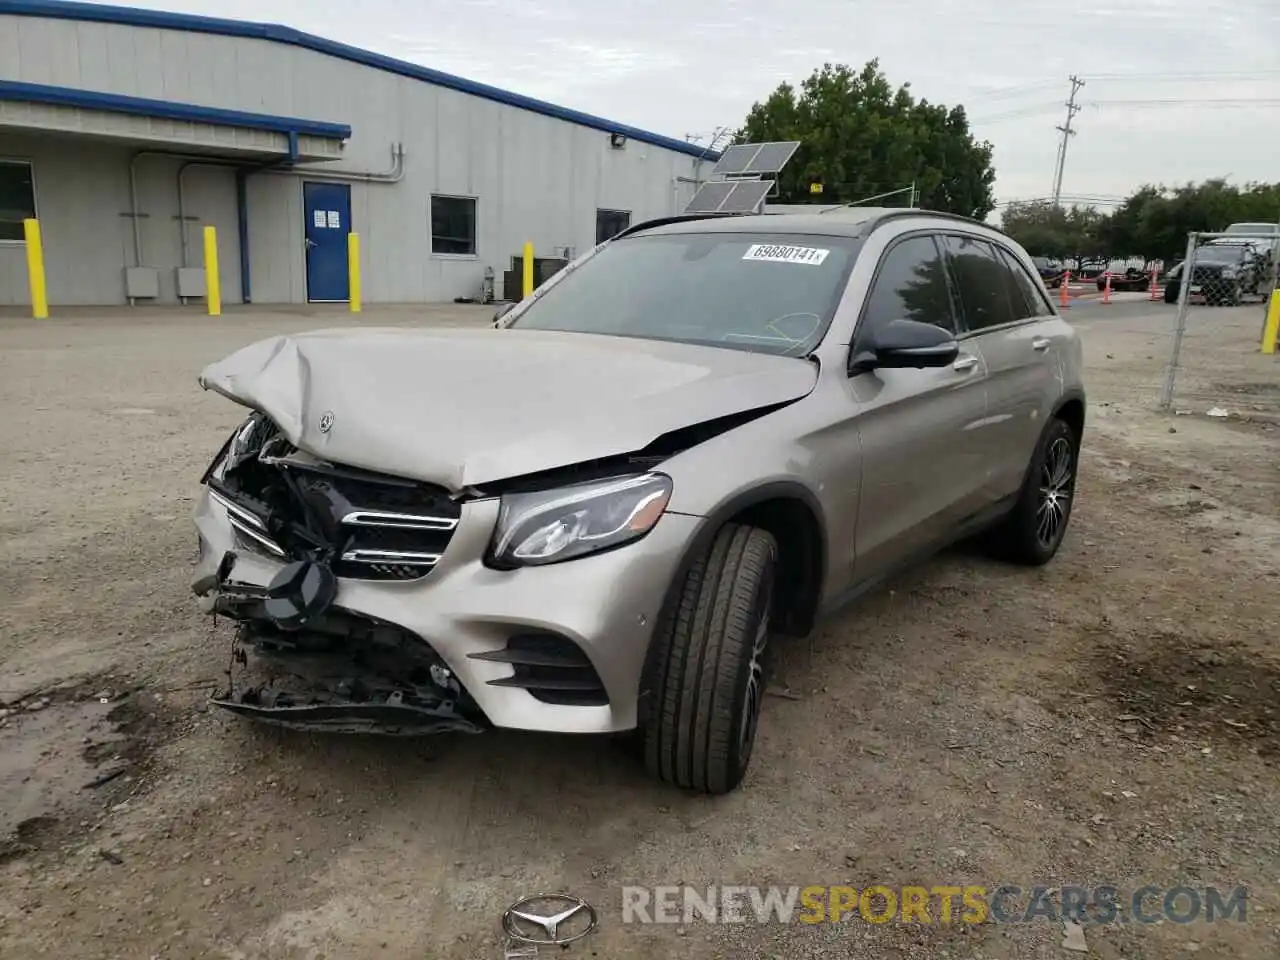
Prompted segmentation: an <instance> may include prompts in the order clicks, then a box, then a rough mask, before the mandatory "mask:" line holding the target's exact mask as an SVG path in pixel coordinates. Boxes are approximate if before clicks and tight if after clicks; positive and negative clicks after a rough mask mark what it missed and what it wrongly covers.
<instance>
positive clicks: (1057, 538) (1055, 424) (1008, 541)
mask: <svg viewBox="0 0 1280 960" xmlns="http://www.w3.org/2000/svg"><path fill="white" fill-rule="evenodd" d="M1079 453H1080V438H1079V437H1077V436H1076V433H1075V431H1074V430H1072V429H1071V426H1070V425H1069V424H1068V423H1067V422H1066V421H1065V420H1059V419H1054V420H1052V421H1051V422H1050V423H1049V425H1048V426H1047V427H1045V430H1044V433H1042V434H1041V435H1040V442H1039V443H1038V444H1037V445H1036V449H1035V452H1034V453H1033V454H1032V455H1031V464H1030V466H1029V467H1028V468H1027V474H1026V478H1025V479H1024V480H1023V482H1022V490H1021V491H1020V492H1019V493H1018V500H1017V503H1016V504H1015V505H1014V508H1013V510H1012V511H1011V512H1010V513H1009V515H1008V517H1006V518H1005V520H1004V521H1003V522H1002V523H1001V524H1000V525H999V526H998V527H997V528H996V529H995V530H993V531H992V534H991V543H992V545H993V546H994V547H995V549H996V551H997V553H999V554H1000V555H1001V556H1002V557H1003V558H1004V559H1006V560H1009V561H1012V562H1014V563H1021V564H1026V565H1028V566H1040V565H1042V564H1046V563H1048V562H1049V561H1050V560H1052V559H1053V557H1054V555H1055V554H1056V553H1057V552H1058V547H1060V546H1061V545H1062V538H1063V536H1064V535H1065V534H1066V532H1067V524H1068V523H1069V522H1070V520H1071V506H1072V504H1073V503H1074V502H1075V493H1076V465H1077V460H1078V459H1079Z"/></svg>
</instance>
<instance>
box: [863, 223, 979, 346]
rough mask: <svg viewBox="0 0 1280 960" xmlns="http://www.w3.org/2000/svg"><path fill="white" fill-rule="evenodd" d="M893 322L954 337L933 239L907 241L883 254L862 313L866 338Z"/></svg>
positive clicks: (948, 299)
mask: <svg viewBox="0 0 1280 960" xmlns="http://www.w3.org/2000/svg"><path fill="white" fill-rule="evenodd" d="M894 320H915V321H917V322H919V323H931V324H933V325H934V326H937V327H941V328H942V329H944V330H949V331H951V332H952V333H957V332H958V330H957V327H956V318H955V314H954V312H953V311H952V307H951V294H950V290H949V289H948V287H947V275H946V270H945V268H944V266H943V260H942V254H941V251H940V250H939V249H938V245H937V244H936V243H935V242H934V239H933V237H932V236H916V237H908V238H907V239H905V240H900V241H898V242H897V243H896V244H894V245H893V246H892V247H890V248H889V249H888V251H887V252H886V253H885V255H884V258H883V259H882V260H881V261H880V269H879V270H878V271H877V272H876V277H875V280H873V281H872V284H871V291H870V293H868V294H867V304H866V308H865V311H864V313H863V320H862V328H863V329H862V332H863V333H864V334H869V333H871V332H872V331H873V330H875V329H876V328H877V327H881V326H883V325H885V324H887V323H892V322H893V321H894Z"/></svg>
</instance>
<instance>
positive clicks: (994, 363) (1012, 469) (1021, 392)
mask: <svg viewBox="0 0 1280 960" xmlns="http://www.w3.org/2000/svg"><path fill="white" fill-rule="evenodd" d="M944 244H945V246H946V249H947V253H948V258H947V259H948V264H949V266H950V270H951V275H952V277H953V279H954V283H955V286H956V289H957V291H958V293H959V297H960V303H961V309H962V311H963V315H964V322H965V326H966V327H967V329H968V330H969V336H970V339H971V340H972V341H973V343H974V345H975V347H976V349H977V351H978V352H979V353H980V354H981V355H982V358H983V360H984V361H985V364H986V369H987V417H988V419H987V421H986V423H985V425H984V428H983V429H982V430H981V431H978V432H977V436H979V437H980V438H981V451H982V455H983V457H984V459H985V463H984V465H983V477H984V479H983V494H984V499H985V500H986V502H987V503H988V504H990V503H994V502H995V501H997V500H999V499H1001V498H1003V497H1006V496H1008V495H1010V494H1012V493H1014V492H1016V491H1017V490H1018V488H1019V487H1020V486H1021V484H1022V478H1023V476H1024V474H1025V472H1026V469H1027V465H1028V464H1029V463H1030V462H1031V454H1032V451H1033V450H1034V449H1035V445H1036V442H1037V441H1038V439H1039V437H1040V432H1041V430H1042V429H1043V427H1044V423H1045V420H1046V418H1047V417H1048V416H1049V415H1050V414H1051V413H1052V411H1053V403H1054V400H1055V399H1056V397H1057V396H1058V395H1059V393H1060V392H1061V389H1060V383H1059V376H1058V358H1057V355H1056V352H1055V349H1054V342H1055V337H1056V334H1057V332H1058V331H1057V325H1060V324H1061V325H1062V326H1063V327H1064V328H1065V324H1063V322H1062V321H1061V320H1060V319H1059V318H1058V317H1057V316H1056V315H1055V314H1054V312H1053V309H1052V307H1050V306H1049V303H1048V300H1047V298H1046V297H1045V295H1044V293H1043V291H1042V288H1041V285H1040V284H1038V283H1036V282H1035V281H1034V279H1033V277H1032V275H1031V274H1030V272H1029V271H1028V270H1027V268H1026V267H1025V266H1024V265H1023V264H1022V263H1021V261H1020V260H1019V259H1018V258H1017V257H1016V256H1015V255H1014V254H1013V253H1012V252H1010V251H1009V250H1007V249H1006V248H1005V247H1004V246H1003V245H1002V244H999V243H996V242H994V241H991V240H988V239H986V238H984V237H980V236H976V235H973V234H959V233H956V234H948V235H947V236H946V237H945V239H944Z"/></svg>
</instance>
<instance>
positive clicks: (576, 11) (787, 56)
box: [135, 0, 1280, 200]
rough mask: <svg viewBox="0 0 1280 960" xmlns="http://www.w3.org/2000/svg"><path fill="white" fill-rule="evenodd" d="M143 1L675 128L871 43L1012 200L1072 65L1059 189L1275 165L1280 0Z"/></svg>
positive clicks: (1054, 117) (851, 59)
mask: <svg viewBox="0 0 1280 960" xmlns="http://www.w3.org/2000/svg"><path fill="white" fill-rule="evenodd" d="M135 5H137V6H146V7H154V8H157V9H169V10H180V11H185V12H190V13H200V14H206V15H210V16H224V17H233V18H237V19H249V20H259V21H271V22H276V23H283V24H287V25H289V26H292V27H296V28H298V29H301V30H306V31H309V32H312V33H318V34H321V35H323V36H326V37H329V38H332V39H334V40H340V41H343V42H345V43H350V44H354V45H356V46H359V47H365V48H367V49H371V50H376V51H378V52H381V53H385V54H389V55H391V56H395V57H399V58H402V59H405V60H411V61H415V62H417V63H421V64H424V65H426V66H430V67H434V68H436V69H439V70H444V71H446V72H449V73H455V74H458V75H461V76H464V77H468V78H471V79H474V80H479V81H482V82H485V83H491V84H494V85H496V86H500V87H505V88H507V89H510V90H515V91H518V92H520V93H525V94H529V95H531V96H534V97H539V98H542V99H545V100H550V101H553V102H556V103H560V104H563V105H565V106H569V107H574V108H577V109H580V110H585V111H587V112H589V113H595V114H599V115H601V116H605V117H609V118H610V119H614V120H619V121H622V122H625V123H630V124H634V125H635V126H638V127H643V128H646V129H650V130H654V131H657V132H659V133H665V134H668V135H670V136H674V137H681V138H682V137H684V136H685V135H686V134H692V133H700V134H704V135H706V134H709V133H710V132H711V131H712V130H714V129H715V128H716V127H719V126H725V125H728V126H733V127H736V126H737V125H739V124H740V123H741V122H742V120H743V117H744V116H745V114H746V111H747V110H748V109H749V108H750V106H751V104H752V103H753V102H755V101H756V100H760V99H763V98H764V97H765V96H767V95H768V93H769V92H770V91H771V90H772V89H773V88H774V87H776V86H777V84H778V83H780V82H782V81H783V80H790V81H792V82H798V81H800V80H801V79H803V78H804V77H805V76H807V75H808V74H809V73H810V72H812V70H813V69H814V68H816V67H818V66H820V65H821V64H822V63H823V62H824V61H828V60H830V61H834V62H843V63H849V64H852V65H855V66H859V65H861V64H863V63H865V62H866V61H867V60H869V59H871V58H872V57H879V58H880V62H881V66H882V67H883V69H884V70H885V72H886V73H887V75H888V77H889V79H890V81H891V82H892V83H894V84H895V85H896V84H898V83H901V82H910V84H911V86H912V88H913V90H914V91H915V93H916V94H917V96H923V97H927V98H928V99H929V100H931V101H934V102H942V103H946V104H955V103H962V104H964V106H965V107H966V109H967V110H968V112H969V115H970V117H971V118H972V120H973V127H974V130H975V133H976V134H977V135H978V136H979V137H980V138H984V139H989V140H990V141H991V142H992V143H993V144H994V145H995V163H996V172H997V175H998V180H997V183H996V194H997V197H998V198H999V199H1001V200H1009V199H1025V198H1034V197H1043V196H1045V195H1047V194H1048V193H1049V191H1050V188H1051V185H1052V178H1053V167H1054V160H1055V155H1056V150H1057V136H1058V134H1057V132H1056V131H1055V129H1054V127H1055V126H1056V125H1058V124H1061V123H1062V122H1063V120H1064V118H1065V113H1066V107H1065V105H1064V103H1065V100H1066V97H1067V95H1068V93H1069V92H1070V84H1069V81H1068V79H1067V78H1068V76H1069V75H1071V74H1073V73H1074V74H1077V75H1079V76H1080V77H1081V78H1082V79H1084V80H1085V81H1086V82H1087V85H1086V86H1085V87H1084V88H1083V89H1082V90H1081V92H1080V95H1079V102H1080V103H1081V104H1082V105H1083V107H1084V109H1083V110H1082V111H1081V112H1080V114H1079V115H1078V116H1077V117H1076V119H1075V121H1074V123H1075V126H1076V128H1077V129H1078V130H1079V134H1078V135H1077V136H1075V137H1073V138H1072V142H1071V146H1070V152H1069V154H1068V158H1067V168H1066V176H1065V179H1064V182H1063V192H1064V195H1072V196H1089V197H1102V198H1106V197H1112V196H1120V195H1124V194H1127V193H1130V192H1132V190H1134V189H1135V188H1136V187H1138V186H1139V185H1140V184H1142V183H1144V182H1152V181H1154V182H1166V183H1169V182H1183V181H1187V180H1199V179H1203V178H1206V177H1211V176H1229V177H1230V178H1231V179H1232V180H1233V181H1237V182H1244V181H1246V180H1251V179H1254V180H1269V181H1275V180H1280V0H1065V2H1063V0H1007V2H997V0H797V2H784V0H696V2H689V0H625V2H612V3H610V2H606V0H362V2H360V3H356V2H355V0H167V2H155V0H141V2H137V3H136V4H135ZM357 11H358V12H357ZM1116 101H1124V102H1116ZM1135 101H1137V102H1135ZM1187 101H1198V102H1187ZM1205 101H1216V102H1205Z"/></svg>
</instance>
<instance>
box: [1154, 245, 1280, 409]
mask: <svg viewBox="0 0 1280 960" xmlns="http://www.w3.org/2000/svg"><path fill="white" fill-rule="evenodd" d="M1278 287H1280V228H1277V231H1276V232H1258V233H1236V232H1232V233H1192V234H1190V235H1189V236H1188V238H1187V249H1186V255H1185V257H1184V258H1183V260H1182V261H1181V262H1180V263H1177V264H1174V265H1173V266H1172V267H1170V269H1169V270H1168V272H1167V273H1166V274H1165V276H1164V294H1163V299H1164V301H1165V303H1169V304H1174V305H1176V308H1177V314H1176V318H1175V320H1174V333H1173V339H1172V349H1171V353H1170V357H1169V363H1168V366H1167V367H1166V369H1165V379H1164V384H1163V389H1162V391H1161V395H1160V406H1161V409H1164V410H1174V411H1175V412H1179V413H1197V414H1208V415H1209V416H1213V417H1238V418H1241V419H1250V420H1252V419H1260V420H1269V421H1273V422H1278V423H1280V353H1277V354H1266V353H1263V352H1262V337H1263V331H1264V328H1265V324H1266V316H1267V308H1268V305H1269V304H1270V302H1271V295H1272V292H1273V291H1274V290H1276V289H1277V288H1278Z"/></svg>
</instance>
